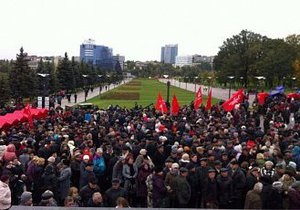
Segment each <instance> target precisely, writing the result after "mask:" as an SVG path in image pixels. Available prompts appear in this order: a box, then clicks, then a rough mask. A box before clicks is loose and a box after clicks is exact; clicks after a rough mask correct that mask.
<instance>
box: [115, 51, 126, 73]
mask: <svg viewBox="0 0 300 210" xmlns="http://www.w3.org/2000/svg"><path fill="white" fill-rule="evenodd" d="M113 59H114V69H115V70H116V65H117V63H118V62H119V64H120V67H121V70H122V71H123V70H124V62H125V56H121V55H119V54H117V55H115V56H113Z"/></svg>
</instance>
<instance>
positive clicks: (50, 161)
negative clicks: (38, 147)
mask: <svg viewBox="0 0 300 210" xmlns="http://www.w3.org/2000/svg"><path fill="white" fill-rule="evenodd" d="M47 161H48V162H49V163H55V157H53V156H51V157H49V158H48V159H47Z"/></svg>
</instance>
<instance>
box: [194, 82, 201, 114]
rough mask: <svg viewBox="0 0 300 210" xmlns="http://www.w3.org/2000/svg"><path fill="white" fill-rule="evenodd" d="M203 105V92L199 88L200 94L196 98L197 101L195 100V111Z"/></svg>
mask: <svg viewBox="0 0 300 210" xmlns="http://www.w3.org/2000/svg"><path fill="white" fill-rule="evenodd" d="M201 104H202V91H201V87H199V89H198V92H197V94H196V97H195V100H194V109H195V110H198V109H199V106H200V105H201Z"/></svg>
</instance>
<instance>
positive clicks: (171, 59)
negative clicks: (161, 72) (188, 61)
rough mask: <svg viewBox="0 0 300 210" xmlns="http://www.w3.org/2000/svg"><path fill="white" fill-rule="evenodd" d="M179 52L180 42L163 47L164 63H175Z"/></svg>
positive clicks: (161, 57) (162, 58) (162, 59)
mask: <svg viewBox="0 0 300 210" xmlns="http://www.w3.org/2000/svg"><path fill="white" fill-rule="evenodd" d="M177 54H178V44H168V45H165V46H163V47H162V48H161V56H160V60H161V62H163V63H170V64H175V61H176V60H175V59H176V56H177Z"/></svg>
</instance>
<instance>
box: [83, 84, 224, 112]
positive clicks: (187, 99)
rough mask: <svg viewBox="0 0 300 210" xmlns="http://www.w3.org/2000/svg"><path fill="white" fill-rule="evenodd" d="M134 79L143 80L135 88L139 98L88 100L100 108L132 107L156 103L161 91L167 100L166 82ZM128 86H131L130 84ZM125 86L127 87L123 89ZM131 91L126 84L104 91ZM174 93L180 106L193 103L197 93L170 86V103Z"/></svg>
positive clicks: (204, 97) (216, 100) (204, 99)
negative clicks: (111, 106) (136, 104)
mask: <svg viewBox="0 0 300 210" xmlns="http://www.w3.org/2000/svg"><path fill="white" fill-rule="evenodd" d="M134 81H138V82H141V86H137V87H140V88H139V89H138V88H137V89H138V90H137V89H135V90H134V92H138V93H139V94H140V98H139V100H126V99H125V100H111V99H105V100H101V99H100V98H99V96H98V97H95V98H92V99H90V100H88V102H91V103H94V104H95V105H98V106H99V107H100V108H107V107H108V106H109V105H111V104H112V105H119V106H121V107H127V108H132V107H133V106H134V104H135V102H137V103H138V105H142V106H147V105H149V104H151V103H153V104H154V105H155V103H156V100H157V95H158V92H161V94H162V97H163V98H164V100H165V101H167V98H166V95H167V85H166V84H164V83H161V82H159V81H158V80H155V79H135V80H134ZM128 86H131V85H130V84H129V85H128ZM123 87H125V88H124V89H123ZM124 91H127V92H131V91H133V90H126V84H125V85H122V86H119V87H118V88H116V89H113V90H110V91H109V92H107V93H104V94H105V95H106V97H107V94H110V93H113V92H124ZM173 94H175V95H176V97H177V99H178V101H179V104H180V106H182V105H188V104H190V103H191V101H193V100H194V98H195V93H193V92H190V91H186V90H183V89H180V88H177V87H173V86H171V87H170V103H171V102H172V97H173ZM218 101H219V100H218V99H214V98H213V100H212V103H213V104H215V103H217V102H218ZM203 104H206V96H203Z"/></svg>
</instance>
